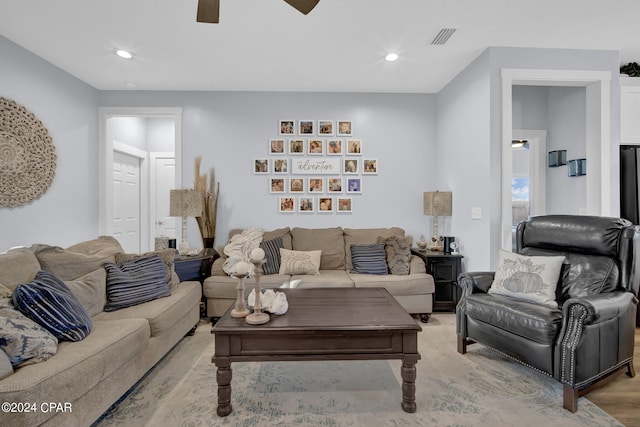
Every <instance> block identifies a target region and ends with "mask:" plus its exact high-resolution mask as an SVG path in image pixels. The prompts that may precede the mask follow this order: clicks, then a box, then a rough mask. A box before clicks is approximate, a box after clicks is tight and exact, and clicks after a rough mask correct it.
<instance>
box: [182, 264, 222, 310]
mask: <svg viewBox="0 0 640 427" xmlns="http://www.w3.org/2000/svg"><path fill="white" fill-rule="evenodd" d="M216 258H217V256H214V255H193V256H189V255H178V256H176V257H175V258H174V260H173V268H174V270H175V271H176V274H177V275H178V277H179V278H180V281H181V282H186V281H188V280H194V281H196V280H197V281H198V282H200V286H202V284H203V282H204V280H205V279H206V278H207V277H209V276H211V266H212V265H213V261H215V259H216ZM206 313H207V299H206V298H205V297H204V294H203V295H202V300H201V303H200V315H201V316H203V315H206Z"/></svg>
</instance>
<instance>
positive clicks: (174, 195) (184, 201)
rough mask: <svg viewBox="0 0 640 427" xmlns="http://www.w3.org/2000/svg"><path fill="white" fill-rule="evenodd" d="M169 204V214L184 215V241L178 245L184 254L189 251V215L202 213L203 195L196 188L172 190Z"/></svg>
mask: <svg viewBox="0 0 640 427" xmlns="http://www.w3.org/2000/svg"><path fill="white" fill-rule="evenodd" d="M169 204H170V206H169V216H180V217H182V241H181V242H180V245H179V246H178V252H180V255H184V254H186V253H188V252H189V243H187V217H189V216H192V217H196V216H200V215H202V196H201V194H200V193H198V192H197V191H196V190H171V192H170V193H169Z"/></svg>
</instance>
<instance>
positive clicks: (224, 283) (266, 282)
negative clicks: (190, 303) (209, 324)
mask: <svg viewBox="0 0 640 427" xmlns="http://www.w3.org/2000/svg"><path fill="white" fill-rule="evenodd" d="M304 277H316V276H304ZM290 278H291V276H289V275H280V274H269V275H265V276H260V288H261V289H262V290H264V289H275V288H279V287H280V286H281V285H282V284H283V283H285V282H288V281H289V279H290ZM237 287H238V279H235V278H233V277H229V276H227V275H226V274H225V275H224V276H211V277H208V278H207V279H205V281H204V283H203V284H202V292H203V294H204V296H205V297H207V298H221V299H233V300H235V299H236V297H237V295H238V291H237ZM254 287H255V280H254V279H245V281H244V290H245V296H246V295H249V292H251V289H253V288H254Z"/></svg>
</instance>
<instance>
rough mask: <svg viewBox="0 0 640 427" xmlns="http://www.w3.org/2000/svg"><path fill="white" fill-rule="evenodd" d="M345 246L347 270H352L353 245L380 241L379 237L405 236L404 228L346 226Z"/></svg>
mask: <svg viewBox="0 0 640 427" xmlns="http://www.w3.org/2000/svg"><path fill="white" fill-rule="evenodd" d="M343 231H344V246H345V249H344V251H345V257H346V258H345V261H346V270H347V271H351V270H352V269H353V265H352V264H351V249H350V248H351V245H364V244H371V243H378V238H379V237H382V238H387V237H393V236H398V237H403V236H404V230H403V229H402V228H398V227H392V228H345V229H344V230H343Z"/></svg>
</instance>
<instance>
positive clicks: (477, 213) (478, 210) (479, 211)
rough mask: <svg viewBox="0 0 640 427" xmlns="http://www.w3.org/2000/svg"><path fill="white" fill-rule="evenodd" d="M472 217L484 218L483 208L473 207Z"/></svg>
mask: <svg viewBox="0 0 640 427" xmlns="http://www.w3.org/2000/svg"><path fill="white" fill-rule="evenodd" d="M471 219H482V208H471Z"/></svg>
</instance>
